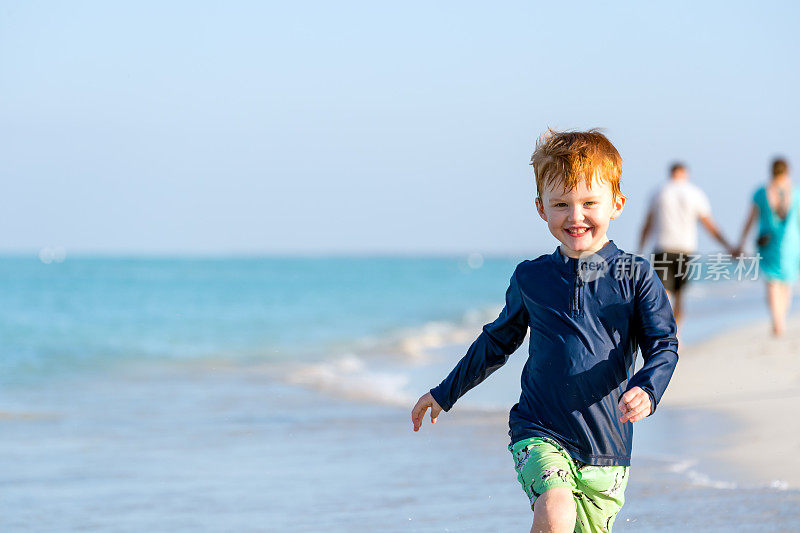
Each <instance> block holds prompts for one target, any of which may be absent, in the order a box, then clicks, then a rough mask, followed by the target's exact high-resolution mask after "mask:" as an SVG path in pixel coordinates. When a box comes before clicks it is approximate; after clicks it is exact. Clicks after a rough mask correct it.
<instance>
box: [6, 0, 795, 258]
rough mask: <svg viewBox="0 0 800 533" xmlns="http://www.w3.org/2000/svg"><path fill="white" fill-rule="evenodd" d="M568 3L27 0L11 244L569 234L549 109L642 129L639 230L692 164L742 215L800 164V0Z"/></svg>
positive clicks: (153, 245) (628, 233)
mask: <svg viewBox="0 0 800 533" xmlns="http://www.w3.org/2000/svg"><path fill="white" fill-rule="evenodd" d="M536 4H538V5H536ZM562 5H563V4H562V3H561V2H547V3H533V2H520V3H508V4H494V5H492V6H491V7H487V4H485V3H474V4H473V3H465V2H420V3H409V2H403V3H391V4H388V3H384V2H364V3H342V2H325V3H323V2H320V3H309V2H285V3H282V4H281V5H271V4H268V3H263V2H216V3H205V2H197V1H192V2H142V1H137V2H130V3H128V4H127V5H120V4H119V3H116V2H100V1H97V2H55V1H54V2H18V3H4V4H3V5H2V7H0V144H1V145H2V151H0V153H2V157H0V176H2V184H3V186H2V195H0V224H1V225H2V226H1V227H2V231H0V251H28V250H34V251H35V250H38V249H39V248H41V247H44V246H64V247H65V248H66V249H67V251H68V253H86V252H88V253H95V252H104V253H105V252H108V253H288V252H302V253H329V252H338V253H346V252H359V253H373V252H381V253H383V252H400V253H418V252H419V253H428V252H457V253H461V252H473V251H477V252H482V253H498V252H510V253H514V254H523V255H524V254H526V253H529V252H530V253H533V252H538V251H541V250H543V249H547V250H548V251H549V250H551V249H553V248H554V247H555V241H553V238H552V237H551V236H550V235H549V234H548V233H547V231H546V228H545V226H544V224H543V223H542V222H541V221H540V220H539V219H538V217H537V216H536V214H535V211H534V209H533V198H534V191H535V188H534V184H533V175H532V172H531V168H530V167H529V166H528V160H529V157H530V153H531V151H532V147H533V143H534V141H535V139H536V137H537V136H538V135H539V134H540V133H541V132H542V131H543V130H544V129H545V128H546V127H547V126H548V125H549V126H552V127H556V128H587V127H592V126H601V127H605V128H606V130H607V133H608V135H609V136H610V138H611V139H612V141H613V142H614V143H615V144H616V145H617V147H618V148H619V150H620V152H621V153H622V156H623V158H624V159H625V164H624V167H623V168H624V170H623V191H624V192H625V193H627V195H628V206H627V207H626V211H625V213H624V214H623V216H622V217H621V218H620V219H619V220H617V221H616V222H614V223H613V224H612V226H611V231H610V236H611V237H612V238H614V239H615V240H616V241H617V242H618V244H620V245H621V246H623V247H626V248H633V245H634V242H635V236H636V234H637V233H638V231H639V227H640V224H641V222H642V218H643V216H644V208H645V205H646V201H647V198H648V197H649V195H650V192H651V191H652V190H653V188H654V187H655V186H656V184H657V183H658V182H659V181H660V180H663V179H665V175H666V166H667V165H668V163H669V162H670V161H671V160H672V159H674V158H679V159H682V160H685V161H687V162H688V163H689V165H690V169H691V172H692V178H693V179H694V180H695V182H696V183H698V184H699V185H700V186H701V187H703V188H704V189H705V190H706V192H707V193H708V195H709V197H710V198H711V201H712V205H713V209H714V214H715V216H716V218H717V219H718V221H719V222H720V223H721V224H722V226H723V229H724V230H725V232H726V233H727V234H729V235H734V234H736V235H738V233H739V231H740V225H741V223H742V218H743V217H744V210H745V209H746V207H747V204H748V201H749V196H750V195H751V193H752V190H753V189H754V187H756V185H757V184H758V183H760V182H761V181H763V180H764V179H766V176H767V166H768V163H769V160H770V158H771V157H772V156H773V155H775V154H778V153H779V154H783V155H786V156H787V157H789V158H790V161H791V162H792V163H794V166H795V168H800V134H798V126H799V125H800V105H798V95H800V59H798V58H800V37H798V35H799V34H798V21H800V10H799V9H798V7H797V5H796V4H795V3H792V2H783V3H769V2H767V3H764V2H759V3H755V2H736V3H734V2H717V3H702V4H701V3H685V4H681V5H676V4H674V3H671V4H664V5H656V4H655V3H652V2H648V3H641V2H638V3H637V2H626V3H621V5H616V6H615V7H609V6H604V5H600V3H597V2H587V3H581V2H571V3H569V7H562ZM793 177H794V178H795V179H800V172H798V171H795V172H794V176H793ZM703 243H704V244H706V245H709V241H708V239H706V240H705V241H703Z"/></svg>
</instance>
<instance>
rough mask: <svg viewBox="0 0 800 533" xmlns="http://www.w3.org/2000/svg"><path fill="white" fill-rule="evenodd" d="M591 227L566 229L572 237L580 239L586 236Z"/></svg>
mask: <svg viewBox="0 0 800 533" xmlns="http://www.w3.org/2000/svg"><path fill="white" fill-rule="evenodd" d="M590 229H592V228H591V227H580V228H566V230H565V231H566V232H567V233H569V234H570V236H572V237H580V236H581V235H584V234H586V233H587V232H588V231H589V230H590Z"/></svg>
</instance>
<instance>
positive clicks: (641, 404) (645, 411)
mask: <svg viewBox="0 0 800 533" xmlns="http://www.w3.org/2000/svg"><path fill="white" fill-rule="evenodd" d="M619 410H620V411H622V413H623V415H622V416H621V417H620V419H619V421H620V422H623V423H625V422H631V423H634V422H638V421H639V420H641V419H642V418H644V417H646V416H647V415H649V414H650V395H649V394H647V393H646V392H645V391H643V390H642V389H641V388H639V387H633V388H632V389H631V390H629V391H628V392H626V393H625V394H623V395H622V397H621V398H620V399H619Z"/></svg>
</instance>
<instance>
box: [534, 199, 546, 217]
mask: <svg viewBox="0 0 800 533" xmlns="http://www.w3.org/2000/svg"><path fill="white" fill-rule="evenodd" d="M535 203H536V212H537V213H539V216H540V217H542V220H544V221H545V222H547V215H545V214H544V204H542V199H541V198H539V197H538V196H537V197H536V201H535Z"/></svg>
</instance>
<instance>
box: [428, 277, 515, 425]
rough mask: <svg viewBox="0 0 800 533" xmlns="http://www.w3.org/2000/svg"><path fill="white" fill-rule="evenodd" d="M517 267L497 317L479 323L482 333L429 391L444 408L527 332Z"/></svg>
mask: <svg viewBox="0 0 800 533" xmlns="http://www.w3.org/2000/svg"><path fill="white" fill-rule="evenodd" d="M518 269H519V267H517V269H515V270H514V274H513V275H512V276H511V282H510V283H509V286H508V290H507V291H506V305H505V307H504V308H503V310H502V311H501V312H500V316H498V317H497V319H496V320H495V321H494V322H492V323H490V324H486V325H485V326H483V332H482V333H481V334H480V335H479V336H478V338H477V339H476V340H475V342H473V343H472V345H471V346H470V347H469V350H467V353H466V355H465V356H464V357H463V358H462V359H461V360H460V361H459V362H458V364H456V366H455V368H454V369H453V370H452V372H450V374H449V375H448V376H447V377H446V378H445V379H444V381H442V383H441V384H440V385H439V386H437V387H434V388H433V389H431V390H430V393H431V395H432V396H433V398H434V399H435V400H436V403H438V404H439V405H440V406H441V408H442V409H443V410H444V411H449V410H450V408H451V407H452V406H453V404H454V403H456V400H458V399H459V398H460V397H461V396H463V395H464V394H465V393H466V392H467V391H468V390H470V389H471V388H473V387H475V386H476V385H477V384H478V383H480V382H481V381H483V380H484V379H486V378H487V377H489V374H491V373H492V372H494V371H495V370H497V369H498V368H500V367H501V366H503V365H504V364H505V363H506V361H508V357H509V356H510V355H511V354H512V353H514V352H515V351H516V350H517V348H519V346H520V344H522V341H524V340H525V335H526V334H527V333H528V311H527V310H526V309H525V305H524V303H523V301H522V293H521V292H520V290H519V285H518V284H517V270H518Z"/></svg>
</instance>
